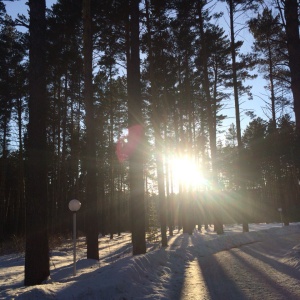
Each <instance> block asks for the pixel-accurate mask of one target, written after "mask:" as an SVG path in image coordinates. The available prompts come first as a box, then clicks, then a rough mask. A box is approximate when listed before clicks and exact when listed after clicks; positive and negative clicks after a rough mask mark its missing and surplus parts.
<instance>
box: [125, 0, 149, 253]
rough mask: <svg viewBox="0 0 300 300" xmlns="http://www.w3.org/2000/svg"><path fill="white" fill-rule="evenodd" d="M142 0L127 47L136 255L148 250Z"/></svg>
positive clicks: (133, 6) (134, 6) (133, 9)
mask: <svg viewBox="0 0 300 300" xmlns="http://www.w3.org/2000/svg"><path fill="white" fill-rule="evenodd" d="M139 3H140V1H139V0H131V1H130V6H129V7H130V11H129V17H130V21H129V28H130V31H129V48H128V51H127V80H128V81H127V82H128V113H129V116H128V117H129V120H128V121H129V136H128V143H130V144H136V148H135V149H134V151H133V152H132V153H131V155H130V157H129V186H130V213H131V215H130V218H131V230H132V246H133V247H132V253H133V255H138V254H144V253H146V239H145V202H144V201H145V200H144V179H143V163H144V159H143V152H144V149H143V147H144V139H145V137H144V126H143V120H142V98H141V85H140V52H139ZM135 129H136V130H135Z"/></svg>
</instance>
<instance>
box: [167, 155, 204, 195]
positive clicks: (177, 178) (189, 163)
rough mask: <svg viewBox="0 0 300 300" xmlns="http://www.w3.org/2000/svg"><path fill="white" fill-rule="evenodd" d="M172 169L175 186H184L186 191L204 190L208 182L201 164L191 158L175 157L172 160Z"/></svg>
mask: <svg viewBox="0 0 300 300" xmlns="http://www.w3.org/2000/svg"><path fill="white" fill-rule="evenodd" d="M170 167H171V172H172V176H173V182H174V185H175V186H178V187H179V185H182V186H183V187H184V188H186V189H191V190H195V189H203V188H205V187H206V186H207V184H208V182H207V180H206V178H205V176H204V174H203V171H202V170H201V168H200V166H199V164H198V163H197V162H196V161H195V160H193V159H192V158H190V157H189V156H184V157H173V158H172V159H170Z"/></svg>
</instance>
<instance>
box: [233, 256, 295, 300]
mask: <svg viewBox="0 0 300 300" xmlns="http://www.w3.org/2000/svg"><path fill="white" fill-rule="evenodd" d="M229 253H230V254H231V255H232V256H233V257H234V258H235V259H236V260H237V261H239V263H240V264H241V265H242V266H243V268H245V269H247V274H248V276H251V278H252V279H254V278H255V281H256V284H257V289H256V291H257V293H259V292H261V295H256V298H258V297H259V296H260V297H261V298H265V297H266V296H268V292H267V291H266V289H267V288H268V289H271V290H273V291H272V292H273V295H274V293H276V294H277V295H276V297H277V298H276V299H278V297H280V298H279V299H289V300H293V299H295V300H298V299H299V295H295V294H293V293H291V292H290V291H289V290H288V287H287V288H285V287H282V286H280V285H279V283H278V282H277V281H275V280H274V279H272V278H271V276H270V274H269V271H270V270H266V271H265V272H262V271H261V270H260V268H259V267H258V266H259V265H257V266H254V265H253V264H252V263H250V262H249V260H247V259H245V258H243V257H241V256H240V255H239V254H238V253H237V251H229ZM259 286H261V287H263V288H261V289H260V288H259ZM274 296H275V295H274Z"/></svg>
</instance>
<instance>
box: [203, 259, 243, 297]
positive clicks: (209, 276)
mask: <svg viewBox="0 0 300 300" xmlns="http://www.w3.org/2000/svg"><path fill="white" fill-rule="evenodd" d="M198 264H199V268H200V270H201V274H202V276H203V280H204V282H205V286H206V289H207V292H208V294H209V295H208V299H211V300H223V299H224V300H227V299H230V300H244V299H245V300H246V299H249V298H248V297H246V295H245V294H244V293H243V291H242V290H241V289H240V288H239V287H238V285H237V284H236V283H235V281H234V279H233V278H230V276H229V274H228V273H227V272H226V270H225V269H224V268H223V267H222V265H221V264H220V263H219V262H218V260H217V259H216V256H215V254H213V255H208V256H206V257H203V258H198ZM199 299H200V298H199ZM205 299H207V298H205Z"/></svg>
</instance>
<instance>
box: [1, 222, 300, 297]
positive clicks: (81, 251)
mask: <svg viewBox="0 0 300 300" xmlns="http://www.w3.org/2000/svg"><path fill="white" fill-rule="evenodd" d="M249 227H250V232H249V233H242V227H241V225H226V226H225V230H224V231H225V233H224V234H223V235H217V234H216V233H214V231H213V228H212V227H209V229H208V230H205V229H204V227H202V231H201V232H199V231H198V230H195V231H194V232H193V235H191V236H189V235H187V234H182V232H179V233H177V230H175V231H174V233H175V234H174V236H173V237H169V246H168V247H167V248H161V247H160V245H159V237H157V240H156V241H153V242H151V243H150V242H148V243H147V245H148V248H147V253H146V254H145V255H139V256H134V257H133V256H132V255H131V245H130V234H128V233H123V234H122V235H121V236H120V237H117V236H116V237H115V238H114V239H113V240H110V239H109V237H107V236H105V237H100V238H99V253H100V261H99V262H98V261H97V262H96V261H94V260H88V259H86V258H85V255H86V248H85V240H84V238H79V239H78V242H77V258H78V260H77V264H76V266H77V274H76V276H73V248H72V241H71V240H70V241H68V242H66V243H64V244H63V245H61V246H59V247H58V248H56V249H54V250H52V251H51V253H50V254H51V259H50V264H51V278H50V279H49V280H48V281H47V282H45V284H42V285H39V286H34V287H24V286H23V280H24V254H11V255H4V256H0V299H15V298H17V299H30V300H31V299H105V300H106V299H169V295H170V290H172V288H174V284H175V283H174V280H172V278H174V274H176V276H177V277H178V276H184V273H183V272H182V269H183V268H184V267H185V266H187V265H189V264H190V263H191V262H193V261H194V260H195V259H196V258H199V257H201V258H203V257H206V256H209V255H211V254H214V253H217V252H220V251H223V250H229V249H232V248H237V247H239V246H242V245H247V244H251V243H255V242H263V241H267V240H269V239H270V241H271V240H272V241H274V240H275V239H276V238H277V239H278V240H279V237H284V236H288V235H291V234H295V233H296V234H298V233H299V235H300V223H292V224H291V225H290V226H287V227H282V225H281V224H278V223H272V224H250V226H249ZM281 240H284V239H281ZM281 246H282V247H281V248H280V249H281V252H280V254H279V255H280V257H279V259H280V261H281V264H282V265H283V266H289V267H290V268H294V269H296V270H299V271H300V244H298V245H295V246H294V247H290V246H289V245H286V247H284V246H285V245H281ZM277 257H278V256H277ZM299 278H300V275H299ZM182 280H183V281H184V278H182Z"/></svg>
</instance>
